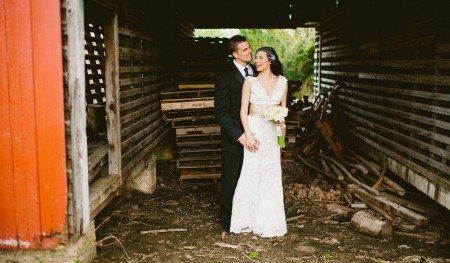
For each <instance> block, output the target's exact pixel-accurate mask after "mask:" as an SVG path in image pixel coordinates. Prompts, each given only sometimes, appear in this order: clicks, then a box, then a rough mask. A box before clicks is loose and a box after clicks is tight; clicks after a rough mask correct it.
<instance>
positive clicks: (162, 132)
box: [123, 124, 170, 174]
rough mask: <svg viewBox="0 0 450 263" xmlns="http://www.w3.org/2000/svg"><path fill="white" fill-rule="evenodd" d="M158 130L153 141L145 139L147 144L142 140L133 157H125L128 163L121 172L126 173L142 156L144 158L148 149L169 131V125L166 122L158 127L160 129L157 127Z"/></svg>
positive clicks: (155, 144) (153, 146) (154, 145)
mask: <svg viewBox="0 0 450 263" xmlns="http://www.w3.org/2000/svg"><path fill="white" fill-rule="evenodd" d="M158 131H159V133H158V134H159V136H157V137H156V138H155V139H154V140H153V141H151V140H150V142H151V143H148V141H146V143H148V144H144V142H143V143H142V147H141V149H140V151H139V153H138V154H137V155H135V156H134V157H133V159H131V160H129V159H127V160H128V163H127V164H126V165H125V167H124V168H123V174H128V173H129V172H130V170H131V168H133V167H134V165H136V164H137V163H138V162H139V161H140V160H141V159H142V158H144V157H145V155H146V154H148V153H149V151H151V150H152V149H153V148H155V147H156V146H157V145H158V144H159V143H160V142H161V141H162V140H163V139H164V138H165V137H166V136H167V134H168V133H169V132H170V126H169V125H168V124H166V125H163V126H161V127H160V129H158ZM123 159H125V158H123Z"/></svg>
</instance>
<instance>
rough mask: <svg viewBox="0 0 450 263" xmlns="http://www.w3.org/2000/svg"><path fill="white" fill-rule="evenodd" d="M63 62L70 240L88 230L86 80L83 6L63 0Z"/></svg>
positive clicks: (80, 2)
mask: <svg viewBox="0 0 450 263" xmlns="http://www.w3.org/2000/svg"><path fill="white" fill-rule="evenodd" d="M65 5H66V17H67V36H68V39H67V60H68V61H67V65H68V85H69V102H68V103H70V123H71V125H70V135H71V136H70V137H71V152H70V154H71V156H72V182H71V183H72V186H73V193H72V195H73V204H72V206H73V222H74V226H73V227H74V230H75V231H74V233H75V234H74V237H72V238H73V239H74V240H76V239H77V238H78V235H79V234H85V233H87V232H88V230H89V221H90V216H89V214H90V207H89V173H88V154H87V137H86V94H85V93H86V91H85V90H86V83H85V67H84V6H83V1H82V0H66V1H65Z"/></svg>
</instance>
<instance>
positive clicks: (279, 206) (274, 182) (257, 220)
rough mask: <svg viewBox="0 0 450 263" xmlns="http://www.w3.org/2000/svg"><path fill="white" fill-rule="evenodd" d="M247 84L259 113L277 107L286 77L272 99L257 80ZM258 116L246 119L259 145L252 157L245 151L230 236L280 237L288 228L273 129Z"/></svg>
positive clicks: (251, 79)
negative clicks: (252, 234) (256, 235)
mask: <svg viewBox="0 0 450 263" xmlns="http://www.w3.org/2000/svg"><path fill="white" fill-rule="evenodd" d="M248 80H249V81H250V83H251V89H250V107H253V109H255V108H257V109H261V108H264V107H268V105H279V104H280V101H281V99H282V97H283V93H284V91H285V87H286V83H287V79H286V78H285V77H283V76H279V77H278V81H277V85H276V88H275V89H274V91H273V93H272V96H270V95H269V94H268V93H267V91H266V90H265V89H264V87H263V86H262V85H261V83H260V82H259V81H258V79H257V78H255V77H248ZM257 112H258V111H257ZM258 115H259V114H258V113H256V114H255V113H253V114H252V111H251V114H250V115H249V116H248V124H249V128H250V131H251V132H254V133H256V135H255V137H256V138H257V139H258V140H259V141H260V145H259V149H258V151H256V152H255V153H252V152H250V151H248V150H246V149H245V148H244V162H243V165H242V170H241V175H240V177H239V181H238V184H237V186H236V191H235V193H234V197H233V210H232V213H231V226H230V232H232V233H242V232H253V233H255V234H258V235H260V236H262V237H274V236H283V235H284V234H286V232H287V227H286V216H285V213H284V203H283V186H282V182H281V157H280V147H279V146H278V141H277V132H276V126H275V124H274V123H273V122H272V121H266V120H264V119H263V118H262V117H260V116H258Z"/></svg>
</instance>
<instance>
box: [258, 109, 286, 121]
mask: <svg viewBox="0 0 450 263" xmlns="http://www.w3.org/2000/svg"><path fill="white" fill-rule="evenodd" d="M287 115H288V108H286V107H282V106H272V107H269V108H267V109H265V110H264V112H263V113H262V116H263V118H264V119H265V120H267V121H275V122H279V121H283V120H284V118H285V117H286V116H287Z"/></svg>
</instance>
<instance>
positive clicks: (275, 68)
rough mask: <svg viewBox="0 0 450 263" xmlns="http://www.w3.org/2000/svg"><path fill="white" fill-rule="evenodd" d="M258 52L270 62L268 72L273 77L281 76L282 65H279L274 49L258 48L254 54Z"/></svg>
mask: <svg viewBox="0 0 450 263" xmlns="http://www.w3.org/2000/svg"><path fill="white" fill-rule="evenodd" d="M258 51H264V52H265V53H266V55H267V59H269V61H270V70H271V71H272V73H273V74H274V75H275V76H279V75H283V65H282V64H281V61H280V58H279V57H278V55H277V52H275V49H273V48H271V47H260V48H258V50H256V53H258ZM256 53H255V54H256ZM258 73H259V72H256V74H255V76H258Z"/></svg>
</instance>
